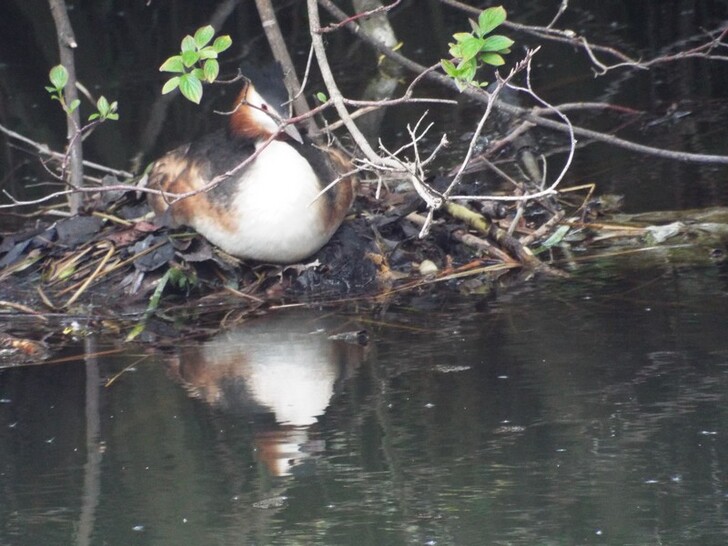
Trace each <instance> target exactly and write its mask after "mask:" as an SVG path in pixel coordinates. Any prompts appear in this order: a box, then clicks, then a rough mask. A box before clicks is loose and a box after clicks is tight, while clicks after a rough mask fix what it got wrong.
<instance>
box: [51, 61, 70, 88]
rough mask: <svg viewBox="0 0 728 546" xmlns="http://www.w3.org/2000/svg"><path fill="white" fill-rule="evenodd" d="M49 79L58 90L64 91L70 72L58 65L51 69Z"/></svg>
mask: <svg viewBox="0 0 728 546" xmlns="http://www.w3.org/2000/svg"><path fill="white" fill-rule="evenodd" d="M48 78H49V79H50V81H51V83H52V84H53V86H54V87H55V88H56V89H63V88H64V87H66V84H67V83H68V70H66V67H65V66H63V65H62V64H58V65H56V66H54V67H53V68H51V71H50V72H49V73H48Z"/></svg>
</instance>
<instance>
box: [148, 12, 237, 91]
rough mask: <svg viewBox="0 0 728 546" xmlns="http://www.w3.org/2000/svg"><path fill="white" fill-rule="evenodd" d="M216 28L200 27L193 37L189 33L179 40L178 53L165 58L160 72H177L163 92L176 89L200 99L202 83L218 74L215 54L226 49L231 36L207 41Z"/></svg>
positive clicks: (218, 69) (230, 42)
mask: <svg viewBox="0 0 728 546" xmlns="http://www.w3.org/2000/svg"><path fill="white" fill-rule="evenodd" d="M214 35H215V29H214V28H212V26H210V25H207V26H204V27H200V28H199V29H197V31H196V32H195V35H194V36H190V35H189V34H188V35H187V36H185V37H184V38H183V39H182V44H181V47H180V53H179V55H173V56H172V57H170V58H168V59H167V60H166V61H164V63H162V66H160V67H159V71H160V72H171V73H173V74H179V75H178V76H173V77H171V78H170V79H169V80H167V82H166V83H165V84H164V87H162V94H163V95H164V94H167V93H169V92H171V91H173V90H175V89H177V88H179V90H180V92H181V93H182V95H183V96H184V97H185V98H187V99H188V100H190V101H191V102H194V103H195V104H199V103H200V100H202V82H207V83H212V82H214V81H215V79H217V76H218V74H219V73H220V65H219V63H218V61H217V57H218V55H219V54H220V53H222V52H223V51H225V50H226V49H228V48H229V47H230V46H231V45H232V43H233V41H232V39H231V38H230V36H227V35H225V36H218V37H217V38H216V39H215V41H214V42H213V43H212V44H211V45H208V44H210V41H211V40H212V38H213V36H214Z"/></svg>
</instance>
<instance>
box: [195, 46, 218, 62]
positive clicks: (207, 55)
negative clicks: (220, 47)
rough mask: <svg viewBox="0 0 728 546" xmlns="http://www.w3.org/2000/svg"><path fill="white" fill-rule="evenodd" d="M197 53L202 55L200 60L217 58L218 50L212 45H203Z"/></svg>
mask: <svg viewBox="0 0 728 546" xmlns="http://www.w3.org/2000/svg"><path fill="white" fill-rule="evenodd" d="M197 54H198V55H199V56H200V60H204V59H217V51H215V50H214V49H212V46H207V47H203V48H202V49H201V50H200V51H198V52H197Z"/></svg>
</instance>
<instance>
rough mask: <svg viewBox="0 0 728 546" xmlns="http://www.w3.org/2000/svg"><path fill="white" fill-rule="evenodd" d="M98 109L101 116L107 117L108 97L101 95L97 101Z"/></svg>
mask: <svg viewBox="0 0 728 546" xmlns="http://www.w3.org/2000/svg"><path fill="white" fill-rule="evenodd" d="M96 109H97V110H98V111H99V112H100V113H101V115H106V114H108V113H109V109H110V106H109V101H108V100H106V97H104V96H103V95H101V96H100V97H99V100H97V101H96Z"/></svg>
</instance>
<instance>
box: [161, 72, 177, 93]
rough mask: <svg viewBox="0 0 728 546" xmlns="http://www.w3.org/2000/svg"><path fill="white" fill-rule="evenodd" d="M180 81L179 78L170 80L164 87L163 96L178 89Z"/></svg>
mask: <svg viewBox="0 0 728 546" xmlns="http://www.w3.org/2000/svg"><path fill="white" fill-rule="evenodd" d="M179 80H180V77H179V76H175V77H174V78H170V79H168V80H167V82H166V83H165V84H164V87H162V95H166V94H167V93H169V92H171V91H174V90H175V89H177V88H178V87H179Z"/></svg>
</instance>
